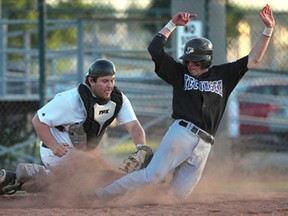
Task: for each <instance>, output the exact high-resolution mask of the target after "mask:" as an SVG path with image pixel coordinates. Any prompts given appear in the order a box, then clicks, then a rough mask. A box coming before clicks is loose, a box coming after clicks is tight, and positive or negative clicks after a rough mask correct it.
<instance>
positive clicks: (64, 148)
mask: <svg viewBox="0 0 288 216" xmlns="http://www.w3.org/2000/svg"><path fill="white" fill-rule="evenodd" d="M68 146H69V145H68V144H66V143H57V144H55V145H54V146H53V147H52V148H51V150H52V151H53V154H54V155H55V156H57V157H63V156H64V155H65V154H67V152H68Z"/></svg>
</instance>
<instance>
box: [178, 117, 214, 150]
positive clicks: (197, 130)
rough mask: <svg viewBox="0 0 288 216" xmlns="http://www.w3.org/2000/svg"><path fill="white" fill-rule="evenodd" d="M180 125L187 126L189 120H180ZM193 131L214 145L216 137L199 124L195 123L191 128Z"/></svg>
mask: <svg viewBox="0 0 288 216" xmlns="http://www.w3.org/2000/svg"><path fill="white" fill-rule="evenodd" d="M179 125H181V126H183V127H187V126H188V122H185V121H180V122H179ZM191 132H192V133H194V134H195V135H196V136H198V137H199V138H201V139H203V140H204V141H205V142H208V143H210V144H211V145H213V143H214V137H213V136H212V135H211V134H209V133H207V132H205V131H204V130H202V129H200V128H198V127H197V126H195V125H193V126H192V128H191Z"/></svg>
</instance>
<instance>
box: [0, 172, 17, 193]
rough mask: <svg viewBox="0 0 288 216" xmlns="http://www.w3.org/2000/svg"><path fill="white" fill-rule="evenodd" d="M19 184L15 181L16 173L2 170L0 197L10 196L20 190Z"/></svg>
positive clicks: (0, 174) (0, 173)
mask: <svg viewBox="0 0 288 216" xmlns="http://www.w3.org/2000/svg"><path fill="white" fill-rule="evenodd" d="M21 186H22V185H21V184H20V183H17V181H16V173H15V172H11V171H8V170H4V169H2V170H1V171H0V195H5V194H8V195H11V194H14V193H16V191H17V190H20V189H21Z"/></svg>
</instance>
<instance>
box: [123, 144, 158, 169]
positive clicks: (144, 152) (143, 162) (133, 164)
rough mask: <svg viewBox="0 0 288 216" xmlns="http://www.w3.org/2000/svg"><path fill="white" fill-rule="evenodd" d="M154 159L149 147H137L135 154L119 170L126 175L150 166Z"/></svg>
mask: <svg viewBox="0 0 288 216" xmlns="http://www.w3.org/2000/svg"><path fill="white" fill-rule="evenodd" d="M152 157H153V151H152V149H151V148H150V147H149V146H146V145H143V146H139V147H136V150H135V152H133V153H132V154H131V155H129V157H128V158H127V159H125V160H124V161H123V162H122V164H121V165H120V167H119V169H120V170H122V171H124V172H126V173H131V172H133V171H136V170H140V169H143V168H145V167H147V166H148V164H149V163H150V161H151V159H152Z"/></svg>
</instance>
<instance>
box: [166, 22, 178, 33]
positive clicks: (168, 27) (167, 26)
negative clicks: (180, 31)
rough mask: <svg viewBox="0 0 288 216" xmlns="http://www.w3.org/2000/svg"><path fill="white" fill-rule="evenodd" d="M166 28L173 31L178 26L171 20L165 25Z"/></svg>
mask: <svg viewBox="0 0 288 216" xmlns="http://www.w3.org/2000/svg"><path fill="white" fill-rule="evenodd" d="M164 28H165V29H167V30H168V31H170V32H172V31H174V29H175V28H176V24H175V23H174V22H173V21H172V20H170V21H169V22H168V23H167V24H166V25H165V26H164Z"/></svg>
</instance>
